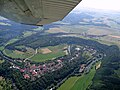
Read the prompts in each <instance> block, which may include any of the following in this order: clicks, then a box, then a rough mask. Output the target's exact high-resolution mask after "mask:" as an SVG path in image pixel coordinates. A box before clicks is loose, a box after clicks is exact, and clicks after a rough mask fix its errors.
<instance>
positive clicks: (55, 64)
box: [10, 60, 63, 80]
mask: <svg viewBox="0 0 120 90" xmlns="http://www.w3.org/2000/svg"><path fill="white" fill-rule="evenodd" d="M62 67H63V61H62V60H55V61H52V62H49V63H45V64H42V65H35V64H30V62H27V63H26V64H25V66H24V68H20V67H19V66H15V65H12V66H11V67H10V68H15V69H18V70H19V71H20V72H21V73H22V74H23V77H24V79H31V80H35V79H36V77H38V78H39V77H41V76H42V75H44V74H45V73H47V72H53V71H56V70H58V69H60V68H62Z"/></svg>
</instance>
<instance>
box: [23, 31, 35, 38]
mask: <svg viewBox="0 0 120 90" xmlns="http://www.w3.org/2000/svg"><path fill="white" fill-rule="evenodd" d="M35 33H36V32H33V31H25V32H23V37H28V36H31V35H32V34H35Z"/></svg>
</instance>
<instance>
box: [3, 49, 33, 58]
mask: <svg viewBox="0 0 120 90" xmlns="http://www.w3.org/2000/svg"><path fill="white" fill-rule="evenodd" d="M3 53H4V54H5V55H7V56H9V57H12V58H27V57H30V56H31V55H30V54H28V53H18V52H16V51H12V50H8V49H5V50H4V51H3Z"/></svg>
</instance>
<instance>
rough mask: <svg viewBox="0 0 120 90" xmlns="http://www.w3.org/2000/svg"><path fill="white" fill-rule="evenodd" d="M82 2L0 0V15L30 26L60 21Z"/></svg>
mask: <svg viewBox="0 0 120 90" xmlns="http://www.w3.org/2000/svg"><path fill="white" fill-rule="evenodd" d="M80 1H82V0H0V15H1V16H3V17H5V18H8V19H10V20H13V21H16V22H19V23H23V24H31V25H44V24H49V23H52V22H55V21H59V20H62V19H63V18H64V17H65V16H66V15H67V14H68V13H69V12H70V11H71V10H72V9H74V7H75V6H76V5H77V4H79V2H80Z"/></svg>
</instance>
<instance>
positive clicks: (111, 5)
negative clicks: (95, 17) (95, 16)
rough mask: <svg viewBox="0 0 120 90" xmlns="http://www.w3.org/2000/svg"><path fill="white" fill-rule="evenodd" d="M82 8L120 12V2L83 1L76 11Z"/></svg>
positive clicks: (114, 0) (117, 0)
mask: <svg viewBox="0 0 120 90" xmlns="http://www.w3.org/2000/svg"><path fill="white" fill-rule="evenodd" d="M80 7H87V8H95V9H104V10H116V11H120V0H82V2H81V3H80V4H79V5H78V6H77V7H76V9H80Z"/></svg>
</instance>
